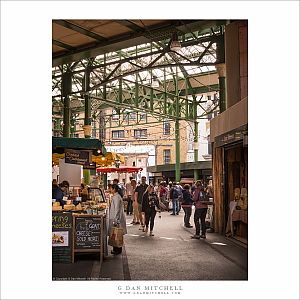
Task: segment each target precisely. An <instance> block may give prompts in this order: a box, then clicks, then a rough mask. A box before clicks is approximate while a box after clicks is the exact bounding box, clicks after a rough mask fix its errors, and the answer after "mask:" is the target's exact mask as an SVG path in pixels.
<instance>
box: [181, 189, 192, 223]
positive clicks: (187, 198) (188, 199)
mask: <svg viewBox="0 0 300 300" xmlns="http://www.w3.org/2000/svg"><path fill="white" fill-rule="evenodd" d="M182 195H183V201H182V204H181V206H182V208H183V211H184V219H183V220H184V226H185V227H187V228H192V227H193V226H192V225H191V224H190V218H191V215H192V206H193V199H192V195H191V193H190V185H189V184H186V185H185V186H184V187H183V191H182Z"/></svg>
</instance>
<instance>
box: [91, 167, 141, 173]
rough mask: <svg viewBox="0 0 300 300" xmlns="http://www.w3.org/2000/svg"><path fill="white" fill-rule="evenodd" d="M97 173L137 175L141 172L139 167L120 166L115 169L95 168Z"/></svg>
mask: <svg viewBox="0 0 300 300" xmlns="http://www.w3.org/2000/svg"><path fill="white" fill-rule="evenodd" d="M96 170H97V173H115V172H117V173H138V172H140V171H142V170H143V168H140V167H127V166H120V167H119V168H115V167H101V168H97V169H96Z"/></svg>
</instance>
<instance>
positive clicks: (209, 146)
mask: <svg viewBox="0 0 300 300" xmlns="http://www.w3.org/2000/svg"><path fill="white" fill-rule="evenodd" d="M207 141H208V145H207V146H208V147H207V154H210V155H212V147H211V142H210V135H209V136H208V137H207Z"/></svg>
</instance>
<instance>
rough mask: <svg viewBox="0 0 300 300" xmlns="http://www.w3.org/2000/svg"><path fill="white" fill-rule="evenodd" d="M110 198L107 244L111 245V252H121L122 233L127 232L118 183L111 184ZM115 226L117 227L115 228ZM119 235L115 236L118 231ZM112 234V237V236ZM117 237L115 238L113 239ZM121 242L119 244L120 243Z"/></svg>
mask: <svg viewBox="0 0 300 300" xmlns="http://www.w3.org/2000/svg"><path fill="white" fill-rule="evenodd" d="M111 193H112V194H113V195H112V198H111V202H110V206H109V217H108V232H109V233H110V240H111V241H109V244H112V245H113V250H112V251H111V253H112V254H115V255H117V254H121V253H122V244H123V235H124V234H126V233H127V229H126V217H125V213H124V205H123V198H122V197H121V193H122V191H121V189H120V187H119V185H118V184H113V185H112V186H111ZM115 228H118V229H117V230H116V229H115ZM120 232H121V234H122V235H121V236H116V233H118V234H119V235H120ZM112 236H113V238H112ZM115 238H117V240H115ZM120 244H121V245H120Z"/></svg>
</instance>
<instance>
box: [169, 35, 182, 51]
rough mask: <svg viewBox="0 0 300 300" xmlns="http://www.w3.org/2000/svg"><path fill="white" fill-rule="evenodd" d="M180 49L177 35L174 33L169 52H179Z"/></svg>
mask: <svg viewBox="0 0 300 300" xmlns="http://www.w3.org/2000/svg"><path fill="white" fill-rule="evenodd" d="M180 49H181V44H180V42H179V41H178V35H177V32H174V33H173V35H172V41H171V45H170V50H172V51H179V50H180Z"/></svg>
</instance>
